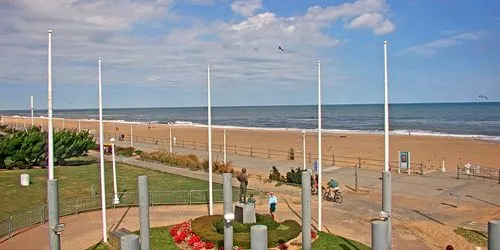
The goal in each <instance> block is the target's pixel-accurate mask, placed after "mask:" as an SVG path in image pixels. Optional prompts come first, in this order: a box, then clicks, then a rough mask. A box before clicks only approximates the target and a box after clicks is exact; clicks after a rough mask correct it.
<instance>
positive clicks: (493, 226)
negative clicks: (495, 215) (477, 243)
mask: <svg viewBox="0 0 500 250" xmlns="http://www.w3.org/2000/svg"><path fill="white" fill-rule="evenodd" d="M497 249H500V220H490V221H489V222H488V250H497Z"/></svg>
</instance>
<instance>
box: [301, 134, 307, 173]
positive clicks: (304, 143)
mask: <svg viewBox="0 0 500 250" xmlns="http://www.w3.org/2000/svg"><path fill="white" fill-rule="evenodd" d="M302 160H303V161H304V166H303V169H304V170H306V169H307V166H306V131H305V130H302Z"/></svg>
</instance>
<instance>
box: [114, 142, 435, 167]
mask: <svg viewBox="0 0 500 250" xmlns="http://www.w3.org/2000/svg"><path fill="white" fill-rule="evenodd" d="M120 135H121V134H120V133H107V134H106V135H105V136H106V137H107V138H111V137H115V138H118V137H119V136H120ZM130 139H131V138H130V136H128V137H125V139H124V142H130ZM132 140H133V142H134V143H144V144H148V145H153V146H156V147H158V149H164V150H166V149H168V148H169V145H170V139H169V138H163V137H148V136H133V138H132ZM172 146H173V147H176V148H185V149H193V150H208V143H206V142H205V143H202V142H197V141H188V140H179V139H176V140H173V141H172ZM291 149H292V150H288V151H287V150H280V149H274V148H259V147H247V146H240V145H234V144H233V145H231V144H227V145H226V153H231V154H234V155H240V156H249V157H256V158H262V159H277V160H302V158H303V152H302V151H298V150H297V151H295V150H294V149H293V148H291ZM212 150H213V152H215V153H217V152H218V153H223V152H224V151H223V150H224V145H223V144H217V143H212ZM317 158H318V154H316V153H312V152H311V151H307V152H306V161H307V162H308V163H309V164H312V162H313V161H314V160H316V159H317ZM322 162H323V165H324V166H328V165H331V166H337V167H352V166H353V165H355V164H358V163H361V166H362V167H367V166H368V167H382V166H383V165H384V160H383V159H374V158H368V157H357V156H341V155H337V154H334V153H333V152H329V153H323V156H322ZM389 164H390V166H391V167H392V169H393V170H397V166H398V164H399V162H398V161H390V162H389ZM431 168H437V167H435V166H431V165H427V164H424V163H422V162H416V161H414V162H412V163H411V169H412V172H413V171H414V172H417V173H423V172H424V171H426V170H427V169H431Z"/></svg>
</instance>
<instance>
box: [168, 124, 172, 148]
mask: <svg viewBox="0 0 500 250" xmlns="http://www.w3.org/2000/svg"><path fill="white" fill-rule="evenodd" d="M168 126H169V127H168V130H169V133H170V140H169V141H170V148H169V151H168V152H170V153H172V125H168Z"/></svg>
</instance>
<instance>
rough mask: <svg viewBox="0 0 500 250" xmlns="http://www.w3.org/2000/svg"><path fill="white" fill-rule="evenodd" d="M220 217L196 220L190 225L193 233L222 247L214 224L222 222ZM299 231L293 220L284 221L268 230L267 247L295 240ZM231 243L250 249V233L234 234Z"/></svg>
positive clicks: (219, 235)
mask: <svg viewBox="0 0 500 250" xmlns="http://www.w3.org/2000/svg"><path fill="white" fill-rule="evenodd" d="M222 218H223V216H222V215H212V216H202V217H199V218H196V219H194V220H193V221H192V223H191V229H192V230H193V232H194V233H195V234H196V235H198V236H200V237H201V239H202V240H203V241H210V242H214V243H215V244H216V245H217V246H224V235H223V234H220V233H218V232H217V229H216V228H215V226H214V224H215V223H217V221H218V220H222ZM257 224H259V223H257ZM300 231H301V228H300V225H299V223H297V222H296V221H294V220H286V221H284V222H282V223H280V226H279V227H277V228H276V229H271V230H269V229H268V232H267V242H268V247H270V248H273V247H277V246H278V245H279V241H280V240H283V241H285V242H287V241H290V240H292V239H294V238H296V237H297V236H298V235H299V233H300ZM233 242H234V245H235V246H240V247H243V248H245V249H248V248H250V233H248V232H246V233H234V234H233Z"/></svg>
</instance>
